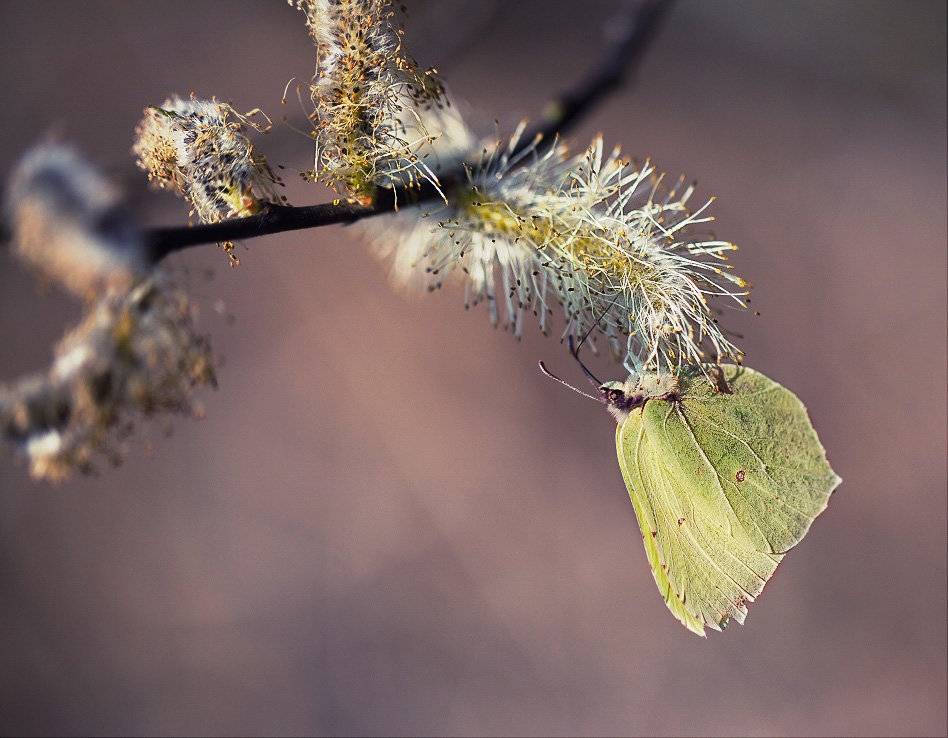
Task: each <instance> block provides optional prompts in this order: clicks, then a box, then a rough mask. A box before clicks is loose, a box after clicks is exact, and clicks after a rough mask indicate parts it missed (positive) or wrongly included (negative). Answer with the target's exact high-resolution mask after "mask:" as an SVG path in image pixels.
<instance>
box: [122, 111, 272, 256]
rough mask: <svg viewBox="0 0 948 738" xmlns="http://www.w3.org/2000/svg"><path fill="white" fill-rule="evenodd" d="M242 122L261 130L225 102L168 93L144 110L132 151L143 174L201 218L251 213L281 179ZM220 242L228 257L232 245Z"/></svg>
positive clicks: (227, 216)
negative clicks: (159, 101)
mask: <svg viewBox="0 0 948 738" xmlns="http://www.w3.org/2000/svg"><path fill="white" fill-rule="evenodd" d="M248 115H251V114H248ZM248 127H249V128H254V129H255V130H261V129H260V127H259V126H257V125H256V124H255V123H252V122H251V121H250V120H249V118H248V116H244V115H240V114H239V113H237V112H236V111H235V110H234V109H233V108H232V107H231V106H230V105H227V104H226V103H221V102H217V101H216V100H200V99H196V98H193V97H192V98H188V99H185V98H181V97H172V98H169V99H168V100H165V102H164V103H162V105H161V106H160V107H158V106H151V107H148V108H146V109H145V115H144V117H143V118H142V120H141V122H140V123H139V124H138V127H137V128H136V129H135V144H134V146H133V147H132V152H133V153H134V154H135V156H136V157H137V159H138V165H139V167H141V168H142V169H143V170H145V171H146V172H147V173H148V178H149V179H150V180H152V181H153V182H155V183H156V184H157V185H158V186H159V187H162V188H170V189H173V190H175V191H176V192H178V193H179V194H180V195H182V196H183V197H184V198H185V199H186V200H187V201H188V202H190V203H191V205H192V206H193V207H194V212H195V213H196V214H197V216H198V218H200V219H201V221H202V222H204V223H213V222H215V221H218V220H223V219H225V218H230V217H234V216H247V215H253V214H254V213H256V212H258V211H259V209H260V206H261V203H262V202H264V201H269V202H277V201H279V200H280V199H282V198H281V197H280V196H279V195H278V194H277V192H276V187H277V186H279V185H280V184H282V183H281V181H280V179H279V177H277V176H276V175H275V174H274V172H273V170H272V169H271V168H270V165H269V164H268V163H267V160H266V157H264V156H263V155H262V154H261V153H260V152H259V151H258V150H257V149H255V148H254V146H253V145H252V144H251V142H250V139H248V138H247V136H246V133H245V132H246V129H247V128H248ZM224 246H225V250H227V251H228V253H230V254H231V256H232V258H233V251H232V247H233V244H224ZM228 247H229V248H228Z"/></svg>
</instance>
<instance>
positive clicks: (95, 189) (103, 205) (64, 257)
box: [5, 144, 146, 298]
mask: <svg viewBox="0 0 948 738" xmlns="http://www.w3.org/2000/svg"><path fill="white" fill-rule="evenodd" d="M5 208H6V210H7V214H8V219H9V222H10V225H11V228H12V235H13V239H12V240H13V251H14V253H15V254H16V255H17V256H19V257H20V258H21V259H23V260H24V261H26V262H27V263H29V264H30V265H31V266H32V267H33V268H34V269H35V270H37V271H38V272H40V273H41V274H42V275H43V276H44V277H45V278H47V279H49V280H51V281H53V282H55V283H57V284H59V285H61V286H62V287H64V288H65V289H67V290H69V291H70V292H72V293H74V294H76V295H77V296H79V297H86V298H89V297H95V296H96V295H99V294H101V293H102V292H103V291H104V290H106V289H117V290H121V289H124V288H127V287H128V285H130V284H131V283H132V282H134V281H135V279H137V278H138V277H139V275H141V274H142V272H143V271H144V270H145V268H146V267H145V264H144V250H143V244H142V237H141V232H140V231H139V229H138V227H137V225H136V224H135V222H134V220H133V219H132V217H131V216H130V215H129V213H128V212H127V211H126V210H125V209H124V207H123V206H122V204H121V200H120V197H119V193H118V191H117V190H116V189H115V187H113V186H112V185H111V184H110V183H109V182H107V181H106V180H105V178H104V177H102V175H100V174H99V173H98V172H97V171H96V170H95V169H94V168H93V167H92V166H91V165H90V164H88V163H87V162H86V161H85V160H84V159H83V158H82V157H81V156H79V155H78V154H77V153H76V152H75V151H73V150H72V149H71V148H69V147H67V146H65V145H63V144H44V145H41V146H37V147H36V148H34V149H32V150H30V151H29V152H27V154H26V155H24V156H23V158H22V159H21V160H20V162H19V164H18V165H17V167H16V169H15V170H14V172H13V174H12V175H11V180H10V187H9V190H8V192H7V200H6V203H5Z"/></svg>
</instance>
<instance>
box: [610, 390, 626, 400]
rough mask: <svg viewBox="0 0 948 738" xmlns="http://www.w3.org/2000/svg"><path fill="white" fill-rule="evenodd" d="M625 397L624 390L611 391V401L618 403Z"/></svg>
mask: <svg viewBox="0 0 948 738" xmlns="http://www.w3.org/2000/svg"><path fill="white" fill-rule="evenodd" d="M624 395H625V393H624V392H623V391H622V390H618V389H614V390H609V401H610V402H618V401H619V400H621V399H622V397H623V396H624Z"/></svg>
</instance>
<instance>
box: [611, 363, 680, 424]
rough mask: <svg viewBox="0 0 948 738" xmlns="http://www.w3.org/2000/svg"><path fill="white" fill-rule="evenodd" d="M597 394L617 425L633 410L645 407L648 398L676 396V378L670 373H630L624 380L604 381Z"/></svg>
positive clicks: (665, 398) (670, 397)
mask: <svg viewBox="0 0 948 738" xmlns="http://www.w3.org/2000/svg"><path fill="white" fill-rule="evenodd" d="M599 394H600V395H601V396H602V399H603V400H604V401H605V403H606V407H607V408H608V410H609V412H610V413H612V415H613V417H614V418H615V419H616V422H618V423H619V425H622V424H623V423H624V422H625V421H626V419H627V418H628V417H629V413H631V412H632V411H633V410H638V409H643V410H644V408H645V403H646V402H648V401H649V400H668V399H672V398H675V397H677V396H678V379H677V378H676V377H675V376H674V375H672V374H632V375H630V376H629V378H628V379H627V380H625V381H624V382H618V381H613V382H606V383H605V384H603V385H601V386H600V387H599Z"/></svg>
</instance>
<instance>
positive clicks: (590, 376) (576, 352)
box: [564, 336, 602, 389]
mask: <svg viewBox="0 0 948 738" xmlns="http://www.w3.org/2000/svg"><path fill="white" fill-rule="evenodd" d="M583 340H585V339H583ZM567 342H568V343H569V352H570V353H571V354H572V355H573V358H574V359H576V363H577V364H579V367H580V368H581V369H582V370H583V374H585V375H586V379H588V380H589V381H590V382H592V383H593V386H594V387H595V388H596V389H599V388H600V387H601V386H602V382H600V381H599V380H598V379H596V375H595V374H593V373H592V372H591V371H589V369H588V368H587V366H586V365H585V364H584V363H583V360H582V359H580V358H579V348H577V347H576V346H575V345H574V344H573V337H572V336H570V337H569V338H568V339H567ZM580 346H582V343H580ZM564 384H565V382H564Z"/></svg>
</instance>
